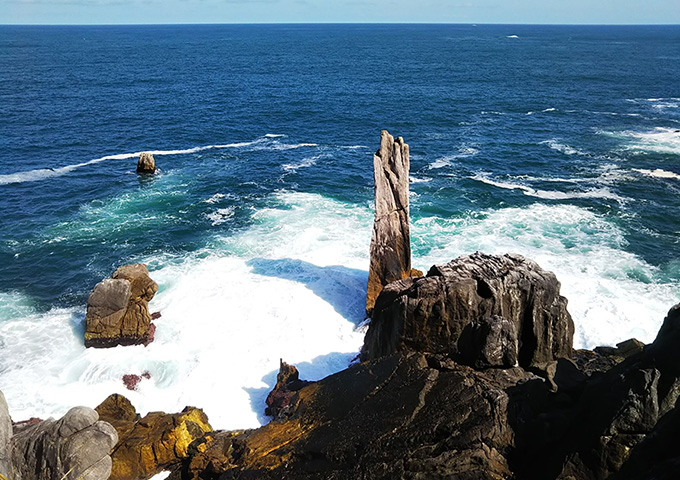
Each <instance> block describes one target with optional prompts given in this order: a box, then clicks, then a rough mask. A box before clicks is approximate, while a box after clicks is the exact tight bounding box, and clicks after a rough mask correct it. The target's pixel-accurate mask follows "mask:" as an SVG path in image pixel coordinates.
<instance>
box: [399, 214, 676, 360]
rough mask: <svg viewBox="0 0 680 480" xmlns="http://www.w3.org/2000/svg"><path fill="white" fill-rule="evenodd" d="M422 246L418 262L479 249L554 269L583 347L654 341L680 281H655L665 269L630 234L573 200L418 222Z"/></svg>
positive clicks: (416, 233) (578, 344)
mask: <svg viewBox="0 0 680 480" xmlns="http://www.w3.org/2000/svg"><path fill="white" fill-rule="evenodd" d="M411 234H412V236H413V243H414V244H415V245H433V246H434V247H433V248H432V249H431V250H430V251H429V252H428V253H426V254H425V256H421V257H415V258H414V267H415V268H419V269H421V270H422V269H425V270H427V268H429V266H430V265H432V264H436V263H442V262H446V261H449V260H451V259H453V258H455V257H457V256H459V255H463V254H468V253H471V252H474V251H483V252H487V253H496V254H502V253H507V252H515V253H520V254H522V255H525V256H527V257H528V258H531V259H533V260H535V261H537V262H538V264H539V265H541V266H542V267H543V268H545V269H548V270H551V271H553V272H554V273H555V274H556V275H557V278H558V280H560V282H561V284H562V295H564V296H565V297H567V299H568V300H569V305H568V309H569V312H570V313H571V315H572V317H573V318H574V323H575V326H576V335H575V337H574V343H575V347H576V348H593V347H595V346H597V345H615V344H616V343H617V342H620V341H622V340H626V339H628V338H631V337H636V338H638V339H640V340H642V341H643V342H646V343H648V342H651V341H653V340H654V338H655V337H656V333H657V332H658V329H659V327H660V326H661V322H662V321H663V318H664V317H665V315H666V313H667V311H668V310H669V308H670V307H671V306H672V305H674V304H676V303H678V301H680V291H679V290H678V288H677V285H674V284H666V283H655V282H654V281H653V279H654V278H655V276H656V275H657V273H658V269H657V268H656V267H654V266H652V265H649V264H647V263H646V262H645V261H644V260H642V259H641V258H639V257H637V256H635V255H633V254H631V253H629V252H627V251H626V240H625V236H624V233H623V232H622V231H621V230H620V229H619V228H618V227H617V226H616V225H615V224H613V223H610V222H609V221H607V219H606V218H605V217H603V216H600V215H597V214H595V213H593V212H591V211H589V210H587V209H585V208H579V207H577V206H573V205H546V204H534V205H531V206H529V207H523V208H506V209H500V210H490V211H488V212H485V213H484V214H482V215H480V214H477V215H475V216H474V217H470V218H466V217H464V218H454V219H446V220H445V219H441V218H436V217H431V218H423V219H419V220H416V221H415V222H414V224H413V228H412V229H411Z"/></svg>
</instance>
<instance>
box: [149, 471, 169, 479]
mask: <svg viewBox="0 0 680 480" xmlns="http://www.w3.org/2000/svg"><path fill="white" fill-rule="evenodd" d="M170 473H172V472H161V473H159V474H158V475H154V476H153V477H151V479H150V480H165V479H166V478H168V477H169V476H170Z"/></svg>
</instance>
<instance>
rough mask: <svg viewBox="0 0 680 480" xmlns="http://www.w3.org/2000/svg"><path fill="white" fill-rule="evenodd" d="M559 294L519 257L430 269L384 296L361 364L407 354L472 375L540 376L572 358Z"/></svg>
mask: <svg viewBox="0 0 680 480" xmlns="http://www.w3.org/2000/svg"><path fill="white" fill-rule="evenodd" d="M559 292H560V283H559V282H558V281H557V278H556V277H555V275H554V274H553V273H552V272H548V271H545V270H543V269H542V268H541V267H539V266H538V265H537V264H536V263H535V262H533V261H531V260H528V259H526V258H524V257H522V256H521V255H513V254H506V255H502V256H497V255H486V254H482V253H475V254H472V255H468V256H464V257H460V258H458V259H455V260H453V261H451V262H450V263H447V264H444V265H436V266H433V267H432V268H431V269H430V271H429V272H428V273H427V276H425V277H423V278H406V279H403V280H399V281H396V282H393V283H391V284H389V285H387V286H386V287H385V288H384V290H383V291H382V293H381V294H380V297H379V298H378V300H377V302H376V305H375V310H374V312H373V320H372V321H371V324H370V326H369V328H368V331H367V333H366V338H365V340H364V347H363V349H362V352H361V359H362V360H363V361H366V360H372V359H375V358H379V357H381V356H384V355H389V354H391V353H394V352H396V351H404V350H415V351H419V352H430V353H439V354H446V355H450V356H451V357H452V358H454V359H456V360H457V361H460V362H462V363H470V364H474V365H477V366H479V367H484V366H512V365H514V362H513V360H514V359H515V358H516V359H517V363H518V364H519V365H520V366H522V367H524V368H538V369H545V367H546V366H547V365H548V364H549V363H550V362H553V361H554V360H556V359H557V358H560V357H571V355H572V341H573V336H574V323H573V321H572V319H571V316H570V315H569V312H568V311H567V308H566V307H567V300H566V298H564V297H562V296H560V293H559ZM494 319H495V320H494ZM480 322H482V324H480ZM510 323H511V324H512V325H513V326H514V331H513V327H511V326H510ZM482 325H485V326H482ZM470 340H471V341H472V342H473V345H476V347H475V348H476V349H477V350H476V352H470ZM475 342H476V343H475ZM515 348H516V353H515Z"/></svg>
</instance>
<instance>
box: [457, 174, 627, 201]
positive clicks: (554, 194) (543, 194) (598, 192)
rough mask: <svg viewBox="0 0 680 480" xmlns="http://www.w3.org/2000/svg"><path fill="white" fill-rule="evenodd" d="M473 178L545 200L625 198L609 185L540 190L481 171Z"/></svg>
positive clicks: (620, 199) (617, 199) (621, 199)
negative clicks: (586, 188)
mask: <svg viewBox="0 0 680 480" xmlns="http://www.w3.org/2000/svg"><path fill="white" fill-rule="evenodd" d="M470 178H472V179H473V180H477V181H479V182H483V183H486V184H488V185H493V186H494V187H498V188H504V189H506V190H521V191H522V193H524V195H528V196H530V197H537V198H543V199H545V200H572V199H579V198H603V199H608V200H616V201H617V202H624V201H625V199H624V198H623V197H621V196H619V195H617V194H616V193H614V192H612V191H611V190H609V188H607V187H600V188H591V189H588V190H585V191H571V192H562V191H558V190H538V189H535V188H532V187H529V186H527V185H524V184H522V183H514V182H502V181H498V180H493V179H491V178H490V177H489V176H488V174H483V173H479V174H477V175H474V176H472V177H470Z"/></svg>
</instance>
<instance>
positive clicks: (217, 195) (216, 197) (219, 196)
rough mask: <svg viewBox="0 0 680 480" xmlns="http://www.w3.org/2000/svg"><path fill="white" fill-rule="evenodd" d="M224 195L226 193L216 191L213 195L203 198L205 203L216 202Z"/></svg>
mask: <svg viewBox="0 0 680 480" xmlns="http://www.w3.org/2000/svg"><path fill="white" fill-rule="evenodd" d="M225 196H226V195H225V194H224V193H216V194H215V195H213V196H212V197H210V198H209V199H207V200H204V202H205V203H217V202H219V201H220V200H222V199H223V198H225Z"/></svg>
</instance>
